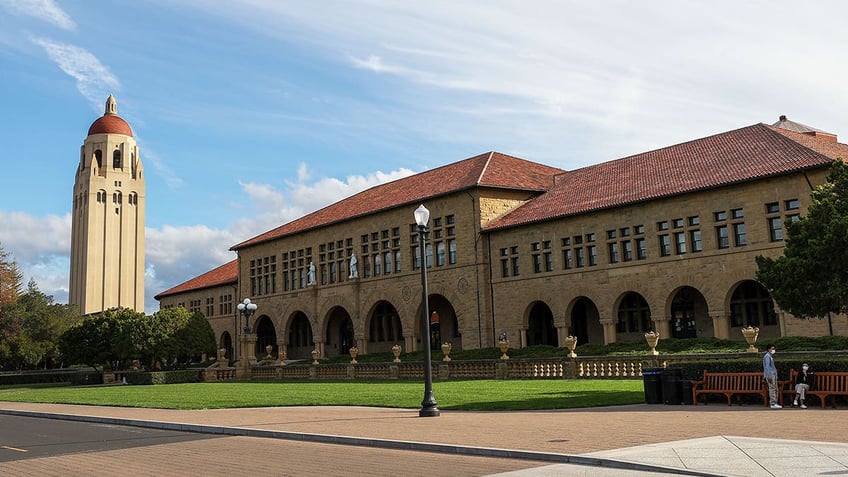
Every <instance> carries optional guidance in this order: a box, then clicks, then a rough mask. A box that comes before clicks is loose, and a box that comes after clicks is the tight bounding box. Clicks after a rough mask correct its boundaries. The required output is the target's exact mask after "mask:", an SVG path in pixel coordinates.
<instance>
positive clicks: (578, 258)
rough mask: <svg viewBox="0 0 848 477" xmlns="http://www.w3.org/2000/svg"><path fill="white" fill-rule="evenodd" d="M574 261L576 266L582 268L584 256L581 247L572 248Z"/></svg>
mask: <svg viewBox="0 0 848 477" xmlns="http://www.w3.org/2000/svg"><path fill="white" fill-rule="evenodd" d="M574 254H575V263H576V266H577V268H583V265H584V261H585V257H584V253H583V249H582V248H577V249H574Z"/></svg>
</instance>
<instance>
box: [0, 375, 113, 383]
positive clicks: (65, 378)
mask: <svg viewBox="0 0 848 477" xmlns="http://www.w3.org/2000/svg"><path fill="white" fill-rule="evenodd" d="M39 383H71V384H73V385H75V386H82V385H86V384H103V375H102V374H101V373H96V372H93V371H76V372H75V371H71V372H69V371H57V372H54V373H26V374H0V386H2V385H12V384H39Z"/></svg>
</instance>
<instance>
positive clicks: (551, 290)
mask: <svg viewBox="0 0 848 477" xmlns="http://www.w3.org/2000/svg"><path fill="white" fill-rule="evenodd" d="M841 157H848V146H846V145H844V144H841V143H839V142H837V140H836V136H835V135H832V134H829V133H825V132H823V131H819V130H816V129H813V128H809V127H806V126H803V125H801V124H798V123H794V122H791V121H788V120H786V119H785V118H781V121H779V122H778V123H776V124H774V125H765V124H755V125H752V126H748V127H744V128H741V129H737V130H734V131H729V132H726V133H721V134H717V135H714V136H710V137H706V138H702V139H697V140H693V141H690V142H687V143H683V144H678V145H675V146H670V147H667V148H663V149H659V150H656V151H651V152H647V153H643V154H638V155H634V156H630V157H625V158H622V159H618V160H615V161H610V162H605V163H602V164H598V165H594V166H589V167H585V168H582V169H577V170H574V171H564V170H561V169H557V168H553V167H549V166H545V165H542V164H537V163H533V162H530V161H526V160H523V159H519V158H516V157H511V156H508V155H504V154H500V153H497V152H490V153H486V154H483V155H480V156H476V157H472V158H470V159H466V160H463V161H459V162H456V163H453V164H449V165H447V166H444V167H440V168H436V169H432V170H429V171H425V172H422V173H420V174H416V175H414V176H410V177H407V178H404V179H400V180H397V181H394V182H391V183H387V184H383V185H380V186H376V187H374V188H371V189H368V190H366V191H363V192H361V193H359V194H356V195H353V196H351V197H348V198H346V199H344V200H341V201H339V202H336V203H334V204H332V205H329V206H327V207H325V208H323V209H321V210H318V211H316V212H314V213H311V214H308V215H306V216H304V217H301V218H299V219H297V220H294V221H292V222H290V223H288V224H285V225H282V226H280V227H278V228H276V229H274V230H270V231H268V232H266V233H264V234H261V235H259V236H256V237H253V238H251V239H249V240H247V241H245V242H242V243H240V244H236V245H234V246H233V247H232V250H233V251H235V252H236V253H237V255H238V258H237V259H236V260H234V261H233V262H230V263H228V264H225V265H223V266H222V267H219V268H217V269H215V270H213V271H210V272H208V273H206V274H203V275H201V276H199V277H195V278H193V279H191V280H189V281H187V282H185V283H183V284H180V285H177V286H176V287H174V288H172V289H170V290H167V291H164V292H162V293H160V294H159V295H157V297H156V298H157V299H158V300H159V301H160V306H162V307H169V306H184V307H186V308H189V309H190V310H193V311H201V312H204V313H205V314H206V316H207V318H208V319H209V321H210V323H211V324H212V326H213V328H214V329H215V331H216V334H217V335H218V336H219V340H220V344H221V346H223V347H227V348H228V349H231V347H232V343H233V342H235V341H236V339H235V338H236V337H237V335H238V334H239V333H242V332H243V331H242V330H241V327H242V326H243V322H241V321H240V317H239V316H237V313H235V307H234V305H233V304H234V303H238V302H239V301H241V300H242V299H243V298H245V297H249V298H250V299H251V300H252V301H253V302H255V303H257V304H258V306H259V309H258V311H257V313H256V315H255V316H254V318H253V319H252V323H251V324H250V326H251V328H252V331H254V332H256V333H257V335H258V341H257V350H262V349H264V347H265V346H266V345H269V344H270V345H271V346H272V347H273V348H274V349H275V350H276V349H279V348H281V347H282V348H283V349H285V350H286V352H287V354H288V357H289V358H305V357H308V356H309V353H310V352H311V350H313V349H318V350H319V351H320V352H321V354H322V355H324V356H333V355H337V354H343V353H347V351H348V349H349V348H350V347H351V346H354V345H355V346H357V347H358V348H359V352H360V353H369V352H385V351H388V350H389V349H390V348H391V346H392V345H394V344H400V345H401V346H403V348H404V350H416V349H418V348H420V343H421V340H420V336H419V335H420V332H419V330H420V329H421V326H420V325H421V322H420V320H421V319H422V318H421V315H422V310H421V282H420V268H419V267H420V266H421V263H420V262H421V260H420V258H419V249H418V247H419V245H420V244H419V243H418V234H417V227H416V225H415V223H414V218H413V211H414V210H415V208H416V207H417V206H418V205H419V204H424V205H425V206H426V207H427V208H428V209H429V210H430V214H431V215H430V223H429V234H428V235H429V236H428V239H427V240H426V242H425V248H424V250H425V262H426V265H427V267H428V275H429V280H428V284H429V298H428V304H429V309H430V310H431V311H435V314H434V315H431V317H430V320H429V321H430V333H431V342H432V343H433V346H434V347H435V346H437V345H438V344H440V343H443V342H450V343H451V344H452V346H453V349H454V350H457V349H463V348H480V347H489V346H493V345H495V343H496V340H497V338H498V336H499V335H501V334H502V333H505V334H506V335H507V337H508V338H509V339H510V341H511V344H512V346H521V347H523V346H530V345H536V344H547V345H554V346H559V345H562V343H563V340H564V338H565V337H566V336H568V335H574V336H576V337H577V338H578V342H579V343H587V342H588V343H610V342H615V341H632V340H641V339H643V338H642V336H643V334H644V332H646V331H648V330H657V331H659V333H660V334H661V336H664V337H680V338H686V337H696V336H705V337H721V338H734V339H740V338H741V333H739V331H738V330H739V329H741V328H742V327H744V326H748V325H753V326H757V327H759V328H760V330H761V331H760V334H761V336H763V337H766V338H767V337H776V336H782V335H823V334H828V333H829V332H830V329H829V326H830V328H832V329H833V332H834V333H836V334H848V319H846V317H844V316H840V317H836V318H834V319H833V320H831V322H830V323H829V324H828V323H827V322H825V321H820V320H799V319H796V318H794V317H792V316H791V315H789V314H787V313H785V312H783V311H781V310H780V309H779V308H778V307H777V306H776V305H775V304H774V302H773V300H772V299H771V297H770V295H769V293H768V291H767V290H765V289H764V288H763V287H762V286H761V285H760V284H759V283H757V282H756V281H755V280H754V274H755V271H756V264H755V262H754V257H755V256H756V255H767V256H777V255H779V254H780V253H781V251H782V248H783V224H784V222H785V221H786V220H794V219H795V218H796V217H799V216H800V215H801V214H803V211H804V210H805V209H806V207H807V206H808V205H809V197H810V191H811V189H812V188H813V187H815V186H816V185H817V184H820V183H822V182H823V181H824V180H825V176H826V173H827V170H828V166H829V164H830V163H831V162H832V161H833V160H835V159H836V158H841ZM310 264H311V265H312V267H310ZM310 268H312V270H313V271H310Z"/></svg>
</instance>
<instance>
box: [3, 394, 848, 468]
mask: <svg viewBox="0 0 848 477" xmlns="http://www.w3.org/2000/svg"><path fill="white" fill-rule="evenodd" d="M0 409H16V410H31V411H40V412H51V413H64V414H80V415H95V416H107V417H117V418H125V419H141V420H155V421H166V422H181V423H191V424H206V425H220V426H227V427H250V428H257V429H273V430H282V431H292V432H304V433H316V434H330V435H341V436H357V437H369V438H380V439H390V440H403V441H416V442H437V443H447V444H461V445H469V446H480V447H495V448H507V449H524V450H534V451H545V452H557V453H565V454H583V453H587V452H593V451H601V450H610V449H618V448H623V447H631V446H637V445H644V444H649V443H659V442H668V441H676V440H683V439H691V438H697V437H711V436H719V435H732V436H745V437H766V438H778V439H798V440H814V441H831V442H848V426H845V417H846V416H848V413H846V412H847V411H846V410H844V409H841V410H840V409H837V410H832V409H826V410H822V409H814V408H811V409H808V410H800V409H782V410H770V409H766V408H763V407H760V406H756V405H746V406H733V407H728V406H725V405H720V404H718V405H717V404H711V405H709V406H665V405H647V404H640V405H633V406H621V407H612V408H594V409H588V410H562V411H536V412H460V411H443V412H442V415H441V416H440V417H436V418H419V417H418V413H417V410H403V409H379V408H364V407H296V408H254V409H228V410H200V411H175V410H149V409H147V410H146V409H131V408H110V407H98V406H71V405H51V404H29V403H7V402H0ZM173 446H174V445H169V446H163V447H167V448H168V449H169V450H168V451H161V452H160V453H159V454H157V449H156V447H157V446H151V447H148V448H143V449H134V450H127V451H116V454H115V455H114V461H115V462H116V463H118V464H116V465H119V464H120V463H121V462H124V463H126V462H127V459H125V458H122V456H121V453H122V452H132V453H133V454H134V455H135V456H140V455H142V454H143V453H151V454H150V458H149V461H151V462H158V463H159V464H160V465H161V464H162V463H164V462H170V460H173V459H170V460H169V459H168V457H167V456H168V455H173V456H174V459H177V460H179V458H180V456H183V455H199V452H200V451H199V450H198V448H204V449H205V450H204V452H210V451H211V452H213V455H215V456H216V458H213V459H211V460H210V459H207V466H206V467H197V464H189V465H188V467H187V468H186V470H185V472H186V475H188V474H190V473H192V472H193V471H196V472H195V474H197V473H200V474H208V475H218V473H217V469H219V468H220V469H222V472H221V474H224V473H229V474H230V475H232V472H233V471H234V468H241V467H239V466H240V465H244V464H239V463H238V462H247V463H248V464H249V465H250V468H254V469H257V468H259V469H261V468H266V469H271V468H276V469H278V470H279V469H280V468H281V467H279V465H278V466H275V465H274V463H277V464H281V463H282V462H285V464H284V468H285V469H286V470H288V469H297V468H298V467H297V465H300V464H298V463H299V462H300V463H301V464H303V465H304V466H307V465H308V466H309V467H308V469H314V468H315V467H314V465H315V464H316V462H317V463H318V464H321V465H325V467H326V469H327V470H328V472H326V473H331V472H330V471H333V470H335V471H341V472H345V473H352V474H355V475H356V474H358V475H368V469H372V470H373V469H374V466H373V463H374V462H375V461H376V460H379V461H380V466H379V471H378V474H375V475H387V474H393V473H394V472H397V473H396V474H395V475H425V474H430V473H431V472H432V469H434V468H441V469H445V468H448V469H451V471H450V474H451V475H482V474H486V473H496V472H503V471H506V470H509V469H520V468H527V467H533V466H534V464H533V463H532V462H528V461H524V462H518V461H510V460H507V459H489V458H482V457H481V458H476V457H475V458H471V457H464V456H444V455H438V454H424V453H417V454H415V455H414V456H412V455H410V454H405V453H406V452H408V451H389V450H376V449H365V448H354V447H349V446H333V445H321V444H305V443H298V442H293V441H269V440H263V439H259V440H255V439H253V438H246V437H229V438H221V439H211V440H205V441H196V442H191V443H183V444H177V446H179V450H175V448H174V447H173ZM207 446H220V449H209V448H207ZM300 446H306V447H300ZM316 446H317V447H316ZM314 449H320V450H317V451H316V450H314ZM140 453H141V454H140ZM316 453H317V454H316ZM337 453H338V454H337ZM396 453H397V454H396ZM157 455H158V457H157ZM425 455H426V457H424V456H425ZM233 456H240V457H239V458H246V459H247V460H246V461H238V460H234V459H233ZM245 456H246V457H245ZM316 456H317V461H316ZM224 457H226V458H224ZM448 457H450V458H452V459H455V460H451V459H447V458H448ZM70 458H71V456H65V457H62V458H56V459H60V460H62V462H65V460H67V459H70ZM110 458H111V456H110ZM74 459H83V460H84V456H83V457H78V456H73V459H71V461H69V462H72V461H73V460H74ZM430 459H433V460H432V461H431V460H430ZM477 459H479V460H480V462H476V463H475V462H473V461H474V460H477ZM43 460H44V461H45V463H44V466H45V467H44V469H48V470H49V469H50V468H51V465H55V464H51V462H49V461H50V459H43ZM199 460H200V461H201V462H203V459H199ZM29 462H30V463H31V465H33V466H34V465H37V464H38V463H36V462H32V461H29ZM417 462H422V465H421V467H420V468H419V467H415V463H417ZM63 465H64V464H63ZM68 465H71V463H68ZM81 465H83V467H84V466H85V464H81ZM348 465H351V466H353V468H351V469H348V468H347V466H348ZM539 465H542V464H539ZM231 466H235V467H231ZM269 466H270V467H269ZM340 466H341V467H340ZM393 466H394V467H393ZM434 466H435V467H434ZM445 466H447V467H445ZM464 466H468V467H464ZM474 466H482V467H474ZM66 468H68V469H69V468H70V467H66ZM166 468H167V469H168V470H171V471H172V472H169V475H180V473H181V472H182V470H180V468H179V467H173V466H171V465H170V464H168V465H167V467H166ZM306 468H307V467H304V468H303V469H301V470H304V469H306ZM225 469H226V471H224V470H225ZM481 469H485V471H483V470H481ZM0 470H3V471H5V470H10V469H0ZM112 470H114V469H112ZM348 470H349V472H348ZM466 470H467V473H466ZM419 471H420V472H421V473H420V474H419V473H418V472H419ZM151 472H152V473H147V474H145V473H144V469H135V468H133V471H132V473H133V474H138V475H156V474H157V472H156V471H155V470H151ZM0 473H4V475H5V472H0ZM83 473H84V474H87V475H91V474H90V472H83ZM322 473H324V472H322ZM333 473H337V472H333ZM48 474H49V472H48ZM296 474H302V472H296V471H294V470H292V474H285V473H284V474H278V473H273V472H272V473H271V475H296ZM8 475H30V474H14V473H9V474H8ZM54 475H55V474H54ZM104 475H105V474H104Z"/></svg>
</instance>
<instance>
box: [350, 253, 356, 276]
mask: <svg viewBox="0 0 848 477" xmlns="http://www.w3.org/2000/svg"><path fill="white" fill-rule="evenodd" d="M356 264H357V261H356V253H351V254H350V275H348V278H359V270H357V269H356Z"/></svg>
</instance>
